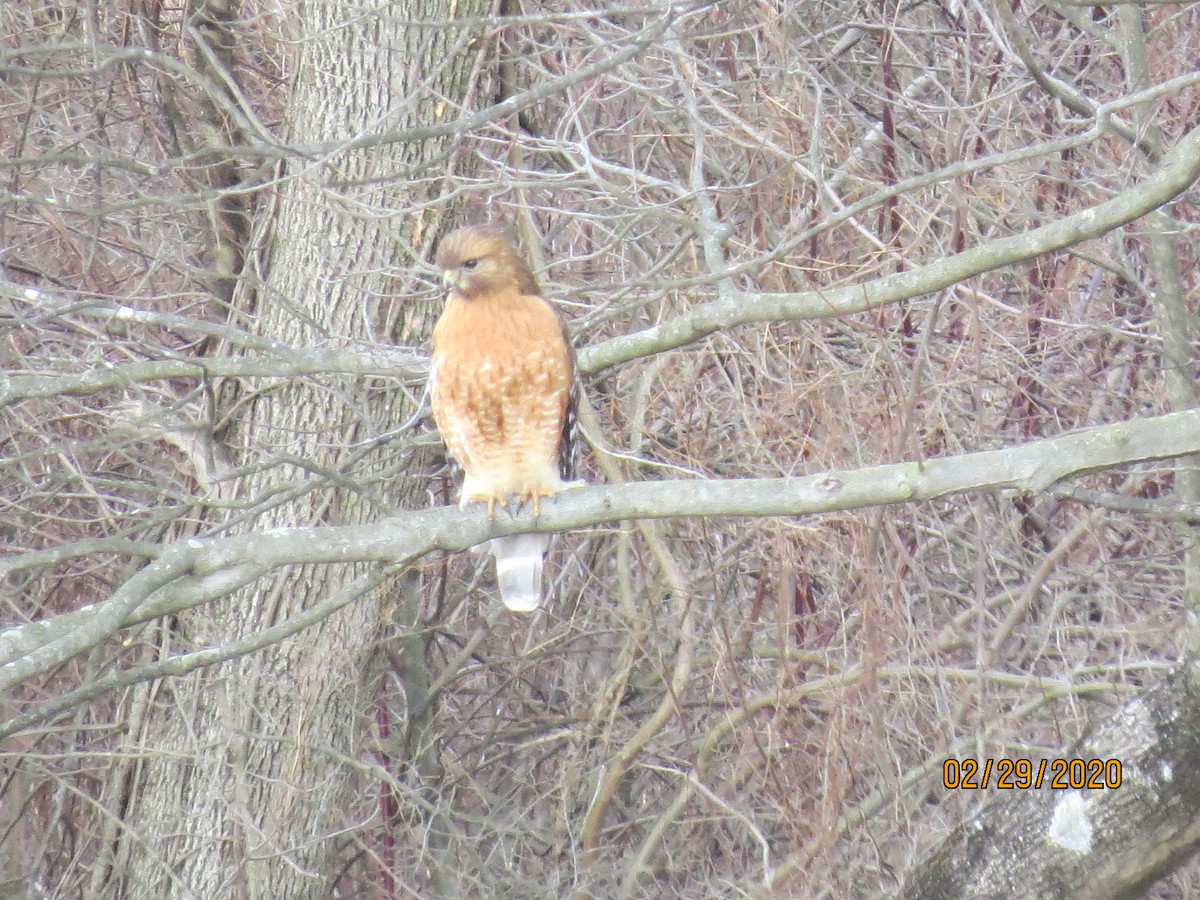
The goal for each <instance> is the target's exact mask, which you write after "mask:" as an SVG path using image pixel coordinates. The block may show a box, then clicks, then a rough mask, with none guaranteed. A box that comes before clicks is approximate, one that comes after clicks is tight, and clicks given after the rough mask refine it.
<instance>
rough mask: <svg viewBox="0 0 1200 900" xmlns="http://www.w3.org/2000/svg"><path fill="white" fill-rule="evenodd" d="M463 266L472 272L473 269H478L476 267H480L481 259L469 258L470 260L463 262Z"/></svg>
mask: <svg viewBox="0 0 1200 900" xmlns="http://www.w3.org/2000/svg"><path fill="white" fill-rule="evenodd" d="M462 267H463V268H464V269H465V270H466V271H468V272H470V271H471V270H472V269H476V268H478V267H479V260H477V259H468V260H467V261H466V262H465V263H463V265H462Z"/></svg>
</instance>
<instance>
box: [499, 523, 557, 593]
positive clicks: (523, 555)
mask: <svg viewBox="0 0 1200 900" xmlns="http://www.w3.org/2000/svg"><path fill="white" fill-rule="evenodd" d="M548 544H549V538H547V536H546V535H544V534H518V535H513V536H512V537H502V538H493V539H492V541H491V543H490V549H491V551H492V555H493V556H495V557H496V582H497V583H498V584H499V586H500V599H501V600H503V601H504V605H505V606H507V607H508V608H509V609H511V610H512V611H513V612H532V611H533V610H535V609H537V608H538V606H539V605H540V604H541V602H542V558H543V556H544V554H545V552H546V547H547V545H548Z"/></svg>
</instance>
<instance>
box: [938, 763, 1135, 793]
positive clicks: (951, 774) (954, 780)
mask: <svg viewBox="0 0 1200 900" xmlns="http://www.w3.org/2000/svg"><path fill="white" fill-rule="evenodd" d="M1047 783H1048V784H1049V785H1050V789H1051V790H1055V791H1065V790H1068V789H1073V790H1077V791H1081V790H1084V789H1085V788H1087V789H1089V790H1102V789H1107V790H1113V789H1116V788H1119V787H1120V786H1121V761H1120V760H1119V759H1042V760H1038V761H1037V762H1034V761H1033V760H1031V759H1006V758H998V759H991V758H989V759H955V758H954V757H950V758H949V759H947V760H946V761H945V762H944V763H942V787H944V788H945V789H946V790H948V791H985V790H987V789H988V788H989V787H995V788H997V789H998V790H1009V791H1011V790H1027V789H1029V788H1033V789H1034V790H1040V789H1041V787H1042V785H1043V784H1047Z"/></svg>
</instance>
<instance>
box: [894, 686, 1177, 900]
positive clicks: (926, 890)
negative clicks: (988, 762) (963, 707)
mask: <svg viewBox="0 0 1200 900" xmlns="http://www.w3.org/2000/svg"><path fill="white" fill-rule="evenodd" d="M1197 674H1198V673H1197V669H1196V666H1195V664H1192V663H1186V664H1184V665H1183V666H1181V667H1180V668H1179V670H1178V671H1176V673H1175V675H1174V676H1173V677H1172V678H1169V679H1167V681H1166V682H1164V683H1163V684H1161V685H1159V686H1158V687H1155V688H1153V689H1151V690H1149V691H1148V692H1146V693H1145V694H1143V695H1140V696H1138V697H1135V698H1134V699H1133V700H1130V701H1129V702H1128V703H1126V704H1125V705H1124V706H1122V707H1121V708H1120V709H1119V710H1118V711H1117V712H1116V713H1114V714H1113V715H1112V716H1110V717H1109V718H1108V719H1106V720H1104V721H1103V722H1101V723H1100V724H1099V725H1097V726H1096V727H1095V728H1093V729H1091V731H1089V733H1088V734H1086V735H1085V736H1084V737H1083V738H1082V739H1080V740H1079V741H1078V743H1076V744H1075V746H1074V747H1073V748H1071V750H1070V752H1069V753H1068V754H1067V756H1066V758H1067V759H1070V760H1077V759H1078V760H1100V761H1101V762H1103V763H1106V764H1107V766H1108V775H1109V776H1115V775H1116V773H1117V772H1119V773H1120V785H1119V786H1115V785H1114V786H1110V787H1105V788H1097V789H1085V790H1075V789H1072V788H1071V787H1070V780H1071V777H1072V776H1071V773H1070V772H1065V773H1064V772H1061V771H1060V772H1053V771H1052V770H1051V769H1049V768H1048V769H1047V774H1046V776H1045V777H1044V779H1043V781H1042V788H1041V790H1019V789H1018V790H1014V791H1005V792H1001V793H1000V794H999V795H998V796H997V798H996V799H995V800H994V801H992V802H991V803H990V804H988V805H987V806H986V807H984V809H983V810H982V811H981V812H980V813H979V814H978V815H976V816H974V817H973V818H972V819H971V820H970V821H969V822H966V823H965V824H963V825H961V826H959V828H958V829H956V830H955V831H954V832H953V833H952V834H951V835H950V836H949V837H948V838H947V839H946V840H945V841H944V842H943V843H942V844H941V845H940V846H939V847H938V848H937V850H935V851H934V853H933V854H931V856H930V857H929V858H928V859H927V860H926V861H925V862H924V863H922V864H921V865H919V866H918V867H917V868H916V869H915V870H914V871H913V873H912V875H911V876H910V877H909V878H908V881H907V883H906V884H905V890H904V892H903V896H904V897H912V898H914V900H915V898H920V900H950V898H959V897H1076V898H1083V897H1095V898H1100V897H1140V896H1142V895H1143V894H1144V893H1145V892H1146V891H1147V890H1148V889H1149V888H1150V886H1151V885H1152V884H1154V882H1155V881H1157V880H1158V879H1159V878H1161V877H1163V876H1164V875H1165V874H1167V873H1168V872H1171V871H1173V870H1174V869H1176V868H1177V867H1179V866H1180V865H1181V864H1182V863H1183V862H1184V861H1185V860H1187V859H1188V858H1189V857H1190V856H1192V855H1193V854H1194V853H1195V852H1196V850H1197V848H1198V847H1200V820H1198V819H1197V817H1196V813H1195V811H1196V809H1197V808H1198V807H1200V684H1198V683H1197ZM1076 769H1077V770H1078V769H1079V767H1078V766H1076ZM1052 774H1059V775H1061V776H1062V778H1063V786H1064V789H1055V788H1054V787H1052V784H1051V782H1052V777H1051V776H1052ZM1077 774H1078V773H1077ZM1085 774H1086V773H1085ZM1112 780H1113V781H1114V782H1115V780H1116V779H1115V778H1113V779H1112ZM976 782H978V776H977V777H976Z"/></svg>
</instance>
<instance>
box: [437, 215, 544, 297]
mask: <svg viewBox="0 0 1200 900" xmlns="http://www.w3.org/2000/svg"><path fill="white" fill-rule="evenodd" d="M436 262H437V267H438V268H439V269H441V270H442V283H443V284H444V285H445V286H446V287H447V288H448V289H449V291H450V293H451V294H457V295H458V296H460V297H462V298H463V299H464V300H478V299H481V298H485V297H487V296H488V295H491V294H498V293H504V292H507V291H510V290H514V289H515V290H517V291H518V292H519V293H521V294H525V295H530V296H533V295H536V294H537V293H538V288H537V282H536V281H534V280H533V273H532V272H531V271H530V270H529V266H528V265H527V264H526V262H525V260H523V259H521V257H520V256H518V255H517V251H516V249H515V248H514V247H513V245H512V242H511V241H509V239H508V238H507V237H506V236H505V234H504V232H503V231H502V230H501V229H499V228H496V227H495V226H492V225H470V226H468V227H466V228H459V229H458V230H457V231H452V232H450V233H449V234H448V235H446V236H445V237H444V238H442V242H441V244H439V245H438V249H437V258H436Z"/></svg>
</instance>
